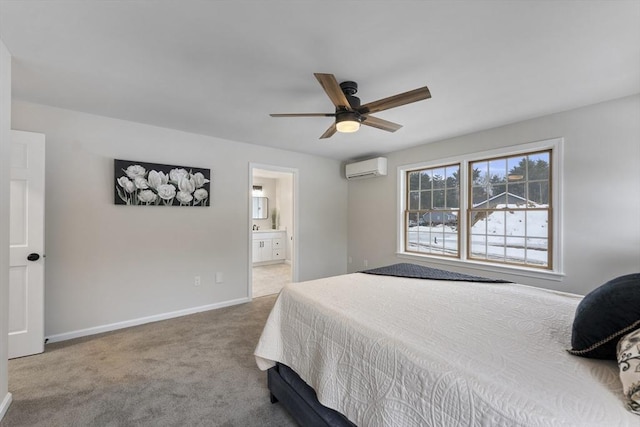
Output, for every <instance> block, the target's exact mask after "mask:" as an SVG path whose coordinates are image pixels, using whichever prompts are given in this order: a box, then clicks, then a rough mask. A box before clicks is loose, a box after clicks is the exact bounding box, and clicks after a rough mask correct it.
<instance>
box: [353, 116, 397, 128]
mask: <svg viewBox="0 0 640 427" xmlns="http://www.w3.org/2000/svg"><path fill="white" fill-rule="evenodd" d="M361 123H362V124H363V125H367V126H371V127H374V128H378V129H382V130H386V131H388V132H395V131H397V130H398V129H400V128H401V127H402V125H399V124H397V123H393V122H390V121H389V120H383V119H379V118H378V117H373V116H365V117H364V119H363V120H362V122H361Z"/></svg>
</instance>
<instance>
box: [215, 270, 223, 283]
mask: <svg viewBox="0 0 640 427" xmlns="http://www.w3.org/2000/svg"><path fill="white" fill-rule="evenodd" d="M223 279H224V278H223V277H222V272H220V271H218V272H217V273H216V283H222V281H223Z"/></svg>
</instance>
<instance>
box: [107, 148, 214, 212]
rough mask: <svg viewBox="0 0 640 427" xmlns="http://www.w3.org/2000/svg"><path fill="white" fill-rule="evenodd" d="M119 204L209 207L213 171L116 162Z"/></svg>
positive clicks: (114, 162) (116, 192)
mask: <svg viewBox="0 0 640 427" xmlns="http://www.w3.org/2000/svg"><path fill="white" fill-rule="evenodd" d="M113 165H114V167H113V169H114V177H115V183H114V184H115V191H114V203H115V204H116V205H133V206H209V199H210V197H209V196H210V194H211V193H210V182H211V170H210V169H203V168H195V167H187V166H171V165H161V164H157V163H146V162H136V161H132V160H118V159H115V160H114V161H113Z"/></svg>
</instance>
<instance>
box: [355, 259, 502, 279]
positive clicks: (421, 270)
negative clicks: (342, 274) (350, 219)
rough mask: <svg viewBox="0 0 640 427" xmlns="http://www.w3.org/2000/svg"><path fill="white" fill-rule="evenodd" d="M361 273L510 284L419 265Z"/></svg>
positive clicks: (393, 266) (391, 266) (407, 264)
mask: <svg viewBox="0 0 640 427" xmlns="http://www.w3.org/2000/svg"><path fill="white" fill-rule="evenodd" d="M361 273H367V274H378V275H381V276H397V277H410V278H414V279H433V280H456V281H463V282H487V283H512V282H510V281H508V280H500V279H488V278H486V277H480V276H470V275H468V274H462V273H456V272H453V271H447V270H439V269H437V268H431V267H423V266H421V265H416V264H409V263H400V264H393V265H388V266H386V267H380V268H373V269H371V270H364V271H361Z"/></svg>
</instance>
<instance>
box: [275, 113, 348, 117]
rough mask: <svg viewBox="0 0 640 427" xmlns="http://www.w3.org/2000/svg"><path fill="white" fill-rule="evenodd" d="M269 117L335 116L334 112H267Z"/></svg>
mask: <svg viewBox="0 0 640 427" xmlns="http://www.w3.org/2000/svg"><path fill="white" fill-rule="evenodd" d="M269 115H270V116H271V117H335V116H336V114H335V113H283V114H269Z"/></svg>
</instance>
